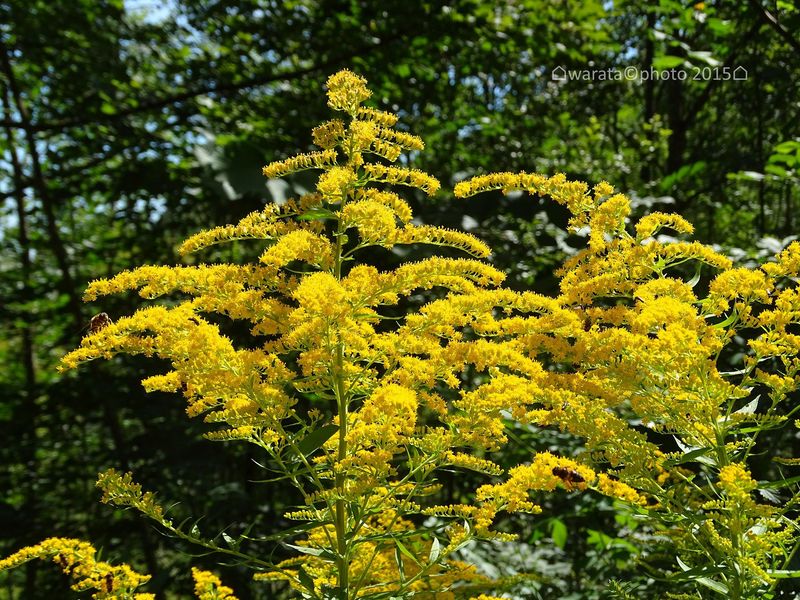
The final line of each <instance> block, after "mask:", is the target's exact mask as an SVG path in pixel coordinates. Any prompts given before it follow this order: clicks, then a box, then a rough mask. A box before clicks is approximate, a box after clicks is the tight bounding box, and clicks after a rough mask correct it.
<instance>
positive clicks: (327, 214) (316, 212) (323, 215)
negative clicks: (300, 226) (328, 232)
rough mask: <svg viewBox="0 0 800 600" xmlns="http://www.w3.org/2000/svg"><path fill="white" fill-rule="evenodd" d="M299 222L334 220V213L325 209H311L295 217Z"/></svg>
mask: <svg viewBox="0 0 800 600" xmlns="http://www.w3.org/2000/svg"><path fill="white" fill-rule="evenodd" d="M297 218H298V219H300V220H301V221H323V220H325V219H334V218H336V213H335V212H333V211H332V210H328V209H326V208H312V209H310V210H307V211H306V212H304V213H303V214H302V215H298V216H297Z"/></svg>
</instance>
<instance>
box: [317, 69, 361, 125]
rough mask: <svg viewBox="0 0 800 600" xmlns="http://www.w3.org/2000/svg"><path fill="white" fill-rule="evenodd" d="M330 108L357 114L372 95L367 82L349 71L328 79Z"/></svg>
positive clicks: (345, 70)
mask: <svg viewBox="0 0 800 600" xmlns="http://www.w3.org/2000/svg"><path fill="white" fill-rule="evenodd" d="M326 86H327V88H328V106H330V107H331V108H332V109H334V110H341V111H344V112H346V113H349V114H351V115H352V114H356V112H357V111H358V108H359V105H360V104H361V103H362V102H364V100H367V99H368V98H369V97H370V96H371V95H372V92H370V91H369V90H368V89H367V80H366V79H364V78H363V77H361V76H359V75H356V74H355V73H353V72H352V71H349V70H348V69H343V70H341V71H339V72H338V73H335V74H334V75H331V76H330V77H328V81H327V83H326Z"/></svg>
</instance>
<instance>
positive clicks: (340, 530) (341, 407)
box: [333, 194, 350, 600]
mask: <svg viewBox="0 0 800 600" xmlns="http://www.w3.org/2000/svg"><path fill="white" fill-rule="evenodd" d="M343 196H344V197H343V198H342V208H344V203H345V201H346V200H345V198H346V194H344V195H343ZM343 234H344V232H343V231H342V222H341V220H340V221H339V223H338V225H337V231H336V252H335V262H334V276H335V277H336V279H337V280H341V278H342V235H343ZM337 337H338V339H337V340H336V364H335V366H334V369H333V378H334V386H335V392H336V403H337V408H338V415H339V451H338V461H337V462H338V463H339V464H341V463H342V461H343V460H344V459H345V458H347V394H346V392H345V389H344V380H343V376H342V374H343V371H344V347H343V342H342V338H341V335H339V336H337ZM335 482H336V491H337V495H338V498H337V500H336V546H337V555H338V571H339V573H338V575H339V580H338V584H339V585H338V587H339V598H340V600H348V599H349V597H350V590H349V587H350V581H349V579H350V561H349V556H348V547H347V506H346V505H345V501H344V493H345V490H344V484H345V476H344V473H342V472H341V470H340V469H339V468H338V465H337V471H336V478H335Z"/></svg>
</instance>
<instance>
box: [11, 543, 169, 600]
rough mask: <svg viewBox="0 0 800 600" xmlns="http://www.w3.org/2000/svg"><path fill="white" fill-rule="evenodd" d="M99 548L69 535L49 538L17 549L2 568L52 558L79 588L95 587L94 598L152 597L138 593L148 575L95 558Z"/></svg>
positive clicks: (139, 599) (150, 599)
mask: <svg viewBox="0 0 800 600" xmlns="http://www.w3.org/2000/svg"><path fill="white" fill-rule="evenodd" d="M96 554H97V551H96V550H95V549H94V547H93V546H92V545H91V544H88V543H86V542H82V541H80V540H74V539H69V538H48V539H46V540H44V541H43V542H40V543H38V544H36V545H35V546H28V547H26V548H22V549H21V550H18V551H17V552H15V553H14V554H12V555H11V556H9V557H7V558H4V559H2V560H0V571H6V570H8V569H13V568H14V567H18V566H19V565H21V564H24V563H26V562H28V561H31V560H34V559H37V558H39V559H45V558H51V559H52V560H53V562H54V563H56V564H57V565H58V566H59V567H61V569H62V570H63V571H64V573H66V574H68V575H69V576H70V577H72V579H74V580H75V583H74V584H73V585H72V589H73V590H75V591H76V592H85V591H90V590H92V591H93V593H92V598H95V599H97V600H99V599H101V598H109V599H111V598H118V599H119V600H130V599H133V600H153V599H154V598H155V597H154V596H153V595H152V594H143V593H136V589H137V588H138V587H140V586H142V585H143V584H145V583H147V581H148V580H149V579H150V576H149V575H141V574H139V573H137V572H136V571H134V570H133V569H131V568H130V567H129V566H128V565H125V564H123V565H120V566H114V565H111V564H109V563H107V562H100V561H97V560H96V558H95V557H96Z"/></svg>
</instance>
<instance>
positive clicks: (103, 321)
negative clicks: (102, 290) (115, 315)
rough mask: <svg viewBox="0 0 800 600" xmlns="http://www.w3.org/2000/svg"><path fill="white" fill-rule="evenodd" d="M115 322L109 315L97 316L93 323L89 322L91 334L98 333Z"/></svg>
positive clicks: (93, 318) (94, 317) (100, 314)
mask: <svg viewBox="0 0 800 600" xmlns="http://www.w3.org/2000/svg"><path fill="white" fill-rule="evenodd" d="M113 322H114V321H112V320H111V317H109V316H108V314H107V313H104V312H101V313H99V314H96V315H95V316H93V317H92V319H91V321H89V333H97V332H98V331H100V330H101V329H104V328H106V327H108V326H109V325H111V324H112V323H113Z"/></svg>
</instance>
